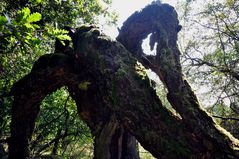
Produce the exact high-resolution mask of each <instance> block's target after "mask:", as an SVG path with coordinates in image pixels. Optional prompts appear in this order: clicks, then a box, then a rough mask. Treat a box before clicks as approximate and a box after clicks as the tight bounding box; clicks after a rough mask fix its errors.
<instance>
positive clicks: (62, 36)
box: [57, 35, 71, 41]
mask: <svg viewBox="0 0 239 159" xmlns="http://www.w3.org/2000/svg"><path fill="white" fill-rule="evenodd" d="M57 38H58V39H59V40H69V41H71V37H70V36H69V35H58V36H57Z"/></svg>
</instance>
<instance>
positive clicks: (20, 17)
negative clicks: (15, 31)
mask: <svg viewBox="0 0 239 159" xmlns="http://www.w3.org/2000/svg"><path fill="white" fill-rule="evenodd" d="M30 13H31V11H30V9H29V8H28V7H26V8H23V9H22V10H20V11H18V14H17V18H16V22H18V23H19V22H21V21H23V20H25V19H26V18H27V17H28V16H29V15H30Z"/></svg>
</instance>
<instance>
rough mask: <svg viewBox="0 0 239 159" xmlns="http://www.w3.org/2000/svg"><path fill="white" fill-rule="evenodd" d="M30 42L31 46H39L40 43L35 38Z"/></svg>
mask: <svg viewBox="0 0 239 159" xmlns="http://www.w3.org/2000/svg"><path fill="white" fill-rule="evenodd" d="M31 40H32V43H33V45H39V44H40V43H41V40H40V39H37V38H32V39H31Z"/></svg>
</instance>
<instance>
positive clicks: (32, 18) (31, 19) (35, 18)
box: [27, 12, 41, 23]
mask: <svg viewBox="0 0 239 159" xmlns="http://www.w3.org/2000/svg"><path fill="white" fill-rule="evenodd" d="M39 20H41V14H40V13H37V12H36V13H33V14H31V15H30V16H29V17H27V22H29V23H31V22H37V21H39Z"/></svg>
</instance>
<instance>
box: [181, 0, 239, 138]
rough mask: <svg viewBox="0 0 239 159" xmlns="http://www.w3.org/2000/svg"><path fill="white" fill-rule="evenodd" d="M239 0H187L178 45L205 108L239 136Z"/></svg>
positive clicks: (184, 3)
mask: <svg viewBox="0 0 239 159" xmlns="http://www.w3.org/2000/svg"><path fill="white" fill-rule="evenodd" d="M238 6H239V2H238V1H234V0H220V1H217V0H214V1H207V2H205V1H199V0H195V1H184V2H182V3H178V7H177V8H178V9H179V10H181V11H179V13H181V15H180V17H181V23H182V25H183V29H182V31H181V32H180V35H181V36H180V38H179V44H180V48H181V50H182V52H183V56H182V60H183V61H184V62H183V65H184V71H185V74H186V76H187V78H188V79H189V80H190V82H191V83H192V84H193V85H194V89H195V90H196V91H197V93H198V94H199V98H200V99H201V101H202V103H203V105H204V107H206V108H207V110H208V111H209V112H210V113H212V115H213V116H214V118H215V119H216V120H217V121H218V122H219V123H221V125H222V126H224V127H226V128H227V130H229V131H230V132H232V133H233V134H234V135H235V136H237V137H238V132H239V130H238V124H239V120H238V119H239V114H238V113H239V112H238V110H239V107H238V106H239V105H238V103H239V96H238V90H239V88H238V84H239V83H238V81H239V80H238V77H239V76H238V75H239V72H238V70H239V68H238V66H239V63H238V62H239V59H238V57H239V56H238V55H239V50H238V46H239V39H238V29H239V25H238V20H239V19H238V18H239V17H238V15H239V9H238V8H239V7H238Z"/></svg>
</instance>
